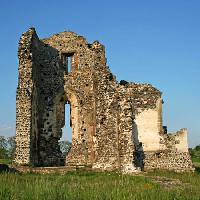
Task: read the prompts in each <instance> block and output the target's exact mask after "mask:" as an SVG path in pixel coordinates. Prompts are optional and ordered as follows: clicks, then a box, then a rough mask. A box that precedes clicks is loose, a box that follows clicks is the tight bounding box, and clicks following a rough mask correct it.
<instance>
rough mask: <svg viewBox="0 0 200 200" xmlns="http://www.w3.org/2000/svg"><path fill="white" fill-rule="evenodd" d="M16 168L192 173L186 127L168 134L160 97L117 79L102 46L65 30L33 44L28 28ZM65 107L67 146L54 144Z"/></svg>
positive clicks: (33, 33) (22, 50)
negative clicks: (67, 112) (67, 109)
mask: <svg viewBox="0 0 200 200" xmlns="http://www.w3.org/2000/svg"><path fill="white" fill-rule="evenodd" d="M18 57H19V80H18V87H17V98H16V104H17V105H16V106H17V109H16V118H17V119H16V154H15V163H16V164H18V165H32V166H62V165H66V166H74V167H77V166H86V167H90V168H92V169H94V170H102V171H104V170H109V171H110V170H111V171H113V170H118V171H122V172H134V171H136V170H140V169H142V170H143V169H144V170H149V169H155V168H158V169H169V170H175V171H191V170H193V168H192V162H191V159H190V156H189V153H188V144H187V130H186V129H181V130H180V131H179V132H177V133H176V134H167V130H166V127H163V125H162V103H163V101H162V98H161V92H160V91H159V90H157V89H156V88H154V87H152V86H151V85H149V84H136V83H129V82H127V81H124V80H122V81H120V83H118V82H117V81H116V77H115V76H114V75H113V74H112V73H111V71H110V69H109V67H108V66H107V65H106V57H105V48H104V46H103V45H101V44H100V43H99V42H98V41H95V42H93V43H92V44H89V43H87V41H86V39H85V38H84V37H82V36H79V35H77V34H76V33H73V32H70V31H67V32H62V33H59V34H55V35H53V36H52V37H50V38H47V39H39V38H38V36H37V34H36V31H35V29H34V28H30V29H29V30H28V31H27V32H25V33H23V34H22V36H21V39H20V41H19V50H18ZM65 104H70V110H71V112H70V115H71V116H70V119H69V120H68V121H70V125H71V127H72V148H71V150H70V152H69V154H68V156H67V157H66V159H63V158H62V153H61V151H60V148H59V143H58V141H59V139H60V138H61V136H62V134H63V133H62V128H63V126H64V125H65Z"/></svg>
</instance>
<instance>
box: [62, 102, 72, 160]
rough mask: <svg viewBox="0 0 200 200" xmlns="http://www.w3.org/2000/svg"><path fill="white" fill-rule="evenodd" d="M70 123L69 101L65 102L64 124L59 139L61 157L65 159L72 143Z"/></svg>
mask: <svg viewBox="0 0 200 200" xmlns="http://www.w3.org/2000/svg"><path fill="white" fill-rule="evenodd" d="M71 126H72V123H71V108H70V103H66V104H65V125H64V127H63V128H62V137H61V138H60V140H59V145H60V150H61V152H62V157H63V159H64V160H66V157H67V155H68V154H69V151H70V149H71V145H72V127H71Z"/></svg>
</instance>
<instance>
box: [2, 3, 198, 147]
mask: <svg viewBox="0 0 200 200" xmlns="http://www.w3.org/2000/svg"><path fill="white" fill-rule="evenodd" d="M31 26H34V27H35V28H36V31H37V33H38V35H39V37H40V38H44V37H49V36H50V35H52V34H54V33H57V32H61V31H64V30H72V31H74V32H77V33H78V34H80V35H83V36H85V37H86V38H87V40H88V42H93V41H94V40H97V39H98V40H99V41H100V42H101V43H102V44H104V45H105V47H106V56H107V60H108V65H109V66H110V68H111V70H112V72H113V73H114V74H115V75H117V79H118V80H121V79H125V80H128V81H134V82H141V83H143V82H147V83H151V84H153V85H154V86H156V87H157V88H158V89H160V90H161V91H162V92H163V99H164V102H165V104H164V107H163V112H164V125H167V126H168V130H169V132H171V131H176V130H178V129H180V128H182V127H186V128H188V130H189V144H190V146H194V145H197V144H200V89H199V87H200V1H199V0H167V1H164V0H163V1H161V0H141V1H138V0H123V1H120V0H101V1H97V0H96V1H95V0H79V1H78V0H77V1H67V0H65V1H64V0H61V1H59V0H57V1H55V0H48V1H47V0H46V1H44V0H41V1H39V0H34V1H28V0H26V1H25V0H12V1H8V0H1V2H0V65H1V66H0V91H1V96H0V97H1V98H0V135H14V134H15V92H16V87H17V66H18V60H17V48H18V40H19V38H20V35H21V34H22V32H24V31H26V30H27V29H28V28H29V27H31Z"/></svg>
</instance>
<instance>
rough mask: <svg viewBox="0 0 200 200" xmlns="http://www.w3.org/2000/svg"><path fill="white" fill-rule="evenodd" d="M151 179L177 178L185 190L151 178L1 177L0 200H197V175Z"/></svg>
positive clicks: (96, 175) (80, 174)
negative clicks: (184, 183) (162, 183)
mask: <svg viewBox="0 0 200 200" xmlns="http://www.w3.org/2000/svg"><path fill="white" fill-rule="evenodd" d="M149 175H150V176H158V175H159V176H167V177H176V178H178V179H181V180H182V181H184V182H187V183H189V185H188V187H185V188H182V189H180V188H176V187H174V188H173V189H165V188H163V187H162V186H161V185H159V184H156V183H154V182H152V181H151V178H148V177H145V176H143V175H141V176H128V175H120V174H115V173H91V172H90V173H87V172H69V173H66V174H65V175H63V176H62V175H56V174H55V175H38V174H23V175H20V174H11V173H2V174H0V199H1V200H43V199H44V200H63V199H66V200H90V199H91V200H109V199H110V200H111V199H112V200H134V199H137V200H138V199H142V200H143V199H144V200H145V199H146V200H151V199H153V200H155V199H159V200H169V199H200V190H199V189H200V175H198V174H176V173H170V172H169V173H166V172H154V173H150V174H149Z"/></svg>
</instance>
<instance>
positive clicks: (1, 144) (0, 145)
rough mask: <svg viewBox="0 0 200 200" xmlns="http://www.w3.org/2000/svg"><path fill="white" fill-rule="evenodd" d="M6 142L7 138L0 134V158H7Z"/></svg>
mask: <svg viewBox="0 0 200 200" xmlns="http://www.w3.org/2000/svg"><path fill="white" fill-rule="evenodd" d="M7 147H8V144H7V140H6V138H5V137H4V136H0V158H1V159H5V158H8V150H7Z"/></svg>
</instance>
